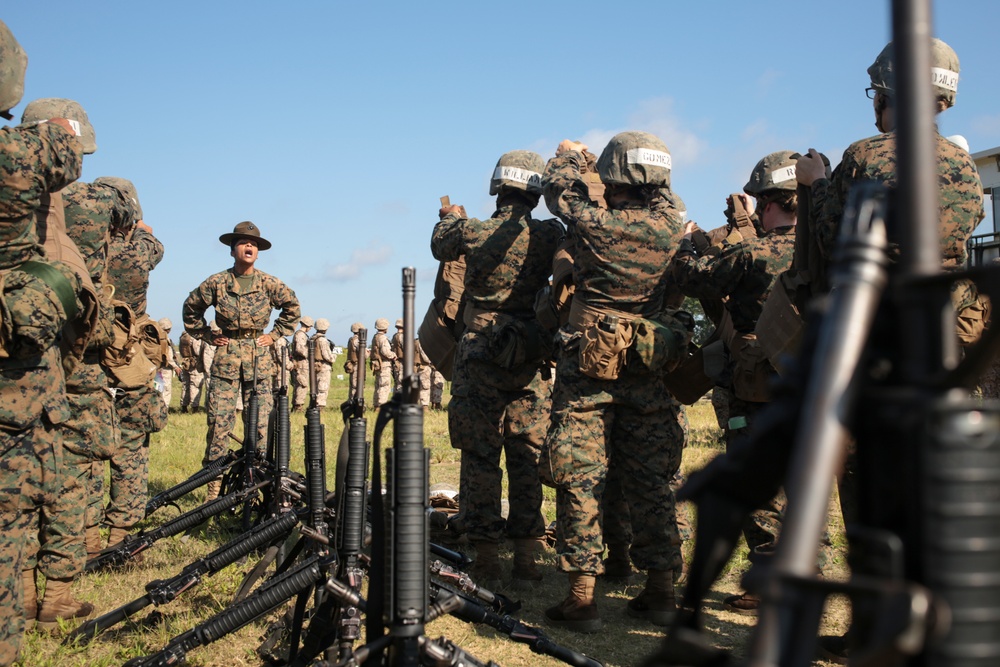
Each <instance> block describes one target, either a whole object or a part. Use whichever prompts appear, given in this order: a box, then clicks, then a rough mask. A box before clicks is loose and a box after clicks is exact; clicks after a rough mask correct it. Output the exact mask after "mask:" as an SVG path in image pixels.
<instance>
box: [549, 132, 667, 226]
mask: <svg viewBox="0 0 1000 667" xmlns="http://www.w3.org/2000/svg"><path fill="white" fill-rule="evenodd" d="M572 152H576V151H572ZM577 155H581V154H580V153H577ZM583 158H584V160H585V161H586V156H583ZM670 170H671V158H670V150H669V149H668V148H667V145H666V144H664V143H663V141H661V140H660V138H659V137H657V136H654V135H652V134H650V133H648V132H621V133H619V134H616V135H615V136H613V137H612V138H611V141H609V142H608V145H607V146H605V147H604V150H603V151H601V156H600V157H599V158H597V173H598V174H600V176H601V181H602V182H603V183H604V184H605V185H663V186H667V187H669V186H670ZM583 171H586V170H583ZM549 210H552V209H551V207H550V209H549Z"/></svg>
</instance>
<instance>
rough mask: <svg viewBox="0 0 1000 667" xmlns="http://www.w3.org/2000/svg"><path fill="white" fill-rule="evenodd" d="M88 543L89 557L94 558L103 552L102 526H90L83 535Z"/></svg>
mask: <svg viewBox="0 0 1000 667" xmlns="http://www.w3.org/2000/svg"><path fill="white" fill-rule="evenodd" d="M83 539H84V542H85V543H86V545H87V558H93V557H94V556H96V555H97V554H99V553H100V552H101V528H100V527H99V526H88V527H87V530H86V532H85V533H84V536H83Z"/></svg>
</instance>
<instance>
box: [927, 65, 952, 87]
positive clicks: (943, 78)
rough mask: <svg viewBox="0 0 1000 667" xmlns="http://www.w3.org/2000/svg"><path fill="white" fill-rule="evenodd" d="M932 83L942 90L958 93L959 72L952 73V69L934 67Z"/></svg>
mask: <svg viewBox="0 0 1000 667" xmlns="http://www.w3.org/2000/svg"><path fill="white" fill-rule="evenodd" d="M931 82H932V83H933V84H934V85H935V86H940V87H941V88H944V89H945V90H950V91H951V92H953V93H957V92H958V72H952V71H951V70H950V69H944V68H942V67H932V68H931Z"/></svg>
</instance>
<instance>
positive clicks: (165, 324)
mask: <svg viewBox="0 0 1000 667" xmlns="http://www.w3.org/2000/svg"><path fill="white" fill-rule="evenodd" d="M156 323H157V324H159V325H160V328H161V329H163V330H164V331H170V330H171V329H173V328H174V323H173V322H171V321H170V318H169V317H161V318H160V319H158V320H156Z"/></svg>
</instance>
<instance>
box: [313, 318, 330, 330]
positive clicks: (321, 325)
mask: <svg viewBox="0 0 1000 667" xmlns="http://www.w3.org/2000/svg"><path fill="white" fill-rule="evenodd" d="M329 328H330V320H328V319H326V318H325V317H321V318H319V319H318V320H316V333H326V330H327V329H329Z"/></svg>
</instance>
